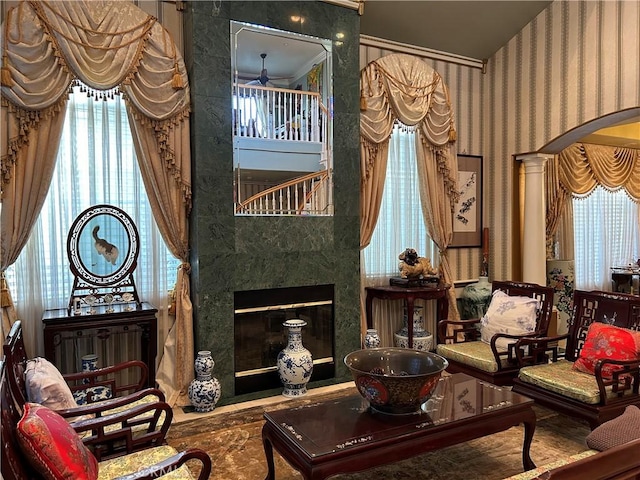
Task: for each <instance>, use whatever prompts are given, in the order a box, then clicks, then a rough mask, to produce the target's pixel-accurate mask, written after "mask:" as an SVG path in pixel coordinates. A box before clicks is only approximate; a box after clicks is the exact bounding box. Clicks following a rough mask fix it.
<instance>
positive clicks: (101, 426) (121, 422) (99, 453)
mask: <svg viewBox="0 0 640 480" xmlns="http://www.w3.org/2000/svg"><path fill="white" fill-rule="evenodd" d="M172 420H173V410H172V408H171V406H170V405H169V404H168V403H166V402H150V403H143V404H141V405H136V406H132V407H131V408H128V409H126V410H121V411H118V412H114V413H109V414H108V415H104V416H100V417H94V418H87V419H83V420H78V421H74V422H71V423H70V425H71V426H72V427H73V429H74V430H75V431H76V432H77V433H78V434H81V437H82V441H83V443H84V444H85V445H87V446H90V447H92V451H93V453H94V455H95V456H96V458H97V459H98V460H103V459H105V458H109V457H113V456H119V455H122V454H125V453H131V452H135V451H138V450H141V449H145V448H149V447H157V446H159V445H163V444H164V443H166V436H167V433H168V432H169V427H170V426H171V421H172ZM140 426H144V428H139V427H140ZM134 427H138V428H136V429H135V432H134ZM134 433H135V436H134ZM82 434H83V435H82Z"/></svg>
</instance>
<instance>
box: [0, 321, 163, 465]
mask: <svg viewBox="0 0 640 480" xmlns="http://www.w3.org/2000/svg"><path fill="white" fill-rule="evenodd" d="M3 351H4V356H5V364H6V365H5V368H6V370H7V384H8V387H9V389H10V390H11V394H12V395H13V398H15V401H16V403H17V404H18V406H19V407H20V408H22V406H24V405H25V404H26V403H27V402H28V401H31V402H36V403H41V404H44V405H45V406H47V407H49V408H51V409H52V410H55V411H56V412H57V413H59V414H60V415H61V416H62V417H63V418H65V419H67V421H68V422H69V423H70V424H71V425H72V426H73V427H74V428H75V427H78V428H76V431H78V432H83V433H82V436H83V440H84V442H85V444H86V445H89V446H90V447H91V448H92V451H93V453H94V455H95V456H96V457H97V458H98V459H102V458H109V457H112V456H115V455H118V454H120V453H121V452H123V451H124V452H132V451H135V450H138V449H143V448H148V447H149V446H157V445H162V444H163V443H165V437H166V434H167V432H168V431H169V427H170V426H171V420H172V419H173V411H172V409H171V407H170V406H169V405H168V404H167V403H165V401H164V400H165V397H164V394H163V393H162V392H161V391H160V390H158V389H155V388H144V385H146V379H147V375H148V369H147V366H146V365H145V364H144V363H143V362H140V361H131V362H124V363H121V364H118V365H114V366H109V367H105V368H100V369H98V370H95V371H91V372H81V373H73V374H66V375H61V374H60V372H58V371H57V369H56V368H55V366H53V365H51V364H50V363H49V362H47V361H46V360H44V359H40V358H36V359H31V360H30V359H28V358H27V354H26V351H25V347H24V339H23V337H22V327H21V322H20V321H18V322H16V323H15V324H14V325H13V326H12V327H11V330H10V331H9V335H7V337H6V339H5V342H4V345H3ZM36 368H37V369H38V372H37V373H36V374H33V375H32V376H31V377H30V378H31V379H30V380H29V379H27V377H28V374H27V370H28V369H36ZM131 369H132V370H134V371H137V372H138V374H139V375H138V378H137V380H134V381H132V382H131V383H128V384H125V385H120V384H118V382H117V381H116V377H115V374H116V373H117V372H119V371H123V370H131ZM96 387H98V388H107V389H109V391H110V392H111V393H112V395H113V397H112V398H109V399H106V400H97V399H93V398H92V395H91V393H88V394H87V395H86V400H87V402H88V403H87V404H85V405H78V404H77V403H76V402H75V400H74V398H73V394H72V392H73V391H79V390H82V389H85V390H88V391H89V392H90V391H91V389H95V388H96ZM38 388H42V391H38ZM30 397H31V398H30ZM94 400H95V401H94ZM145 405H146V407H144V408H139V409H138V410H135V411H136V412H138V415H129V416H127V417H124V419H123V421H121V422H118V421H111V422H105V423H103V424H100V425H97V426H96V424H94V426H96V428H95V429H93V430H88V429H80V427H79V426H78V425H79V424H80V423H82V420H84V419H86V418H89V417H98V418H100V417H106V416H111V415H113V414H114V413H119V412H130V411H134V409H135V408H136V407H141V406H145ZM97 427H99V428H97Z"/></svg>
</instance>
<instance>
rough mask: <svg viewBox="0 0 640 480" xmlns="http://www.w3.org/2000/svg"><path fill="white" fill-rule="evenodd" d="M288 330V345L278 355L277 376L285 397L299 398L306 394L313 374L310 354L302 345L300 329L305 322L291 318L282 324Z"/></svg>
mask: <svg viewBox="0 0 640 480" xmlns="http://www.w3.org/2000/svg"><path fill="white" fill-rule="evenodd" d="M282 325H283V326H284V327H285V328H288V329H289V336H288V343H287V346H286V347H284V349H283V350H281V351H280V353H278V363H277V365H278V375H279V376H280V382H282V385H283V386H284V390H283V391H282V395H284V396H285V397H301V396H303V395H306V394H307V383H309V380H311V374H312V373H313V358H312V357H311V352H310V351H309V350H307V349H306V348H305V347H304V345H302V327H304V326H306V325H307V322H305V321H304V320H300V319H298V318H292V319H290V320H287V321H286V322H284V323H283V324H282Z"/></svg>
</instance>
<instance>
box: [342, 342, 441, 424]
mask: <svg viewBox="0 0 640 480" xmlns="http://www.w3.org/2000/svg"><path fill="white" fill-rule="evenodd" d="M344 363H345V365H346V366H347V367H349V370H351V375H352V376H353V380H354V382H355V384H356V387H357V388H358V392H360V395H362V396H363V397H364V398H365V399H366V400H367V401H368V402H369V404H370V405H371V408H372V409H374V410H376V411H379V412H382V413H390V414H408V413H417V412H419V411H420V405H422V404H423V403H424V402H426V401H427V400H429V398H430V397H431V395H432V394H433V391H434V389H435V387H436V385H437V384H438V381H439V380H440V376H441V375H442V372H443V370H444V369H446V368H447V367H448V366H449V362H447V360H446V359H445V358H444V357H441V356H440V355H437V354H435V353H432V352H425V351H418V350H413V349H407V348H389V347H382V348H369V349H366V350H356V351H354V352H351V353H349V354H347V355H346V356H345V357H344Z"/></svg>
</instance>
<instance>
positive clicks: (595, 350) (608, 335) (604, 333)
mask: <svg viewBox="0 0 640 480" xmlns="http://www.w3.org/2000/svg"><path fill="white" fill-rule="evenodd" d="M639 356H640V332H636V331H634V330H629V329H627V328H620V327H615V326H613V325H607V324H604V323H600V322H594V323H592V324H591V326H590V327H589V330H588V331H587V338H586V339H585V341H584V345H583V346H582V350H580V356H579V358H578V359H577V360H576V361H575V362H574V363H573V368H574V370H578V371H580V372H584V373H590V374H591V375H595V368H596V363H597V361H598V360H600V359H605V358H606V359H612V360H634V359H637V358H639ZM619 369H620V367H619V366H615V365H605V366H604V367H603V368H602V376H603V377H605V378H611V376H612V375H613V372H614V371H616V370H619Z"/></svg>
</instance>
